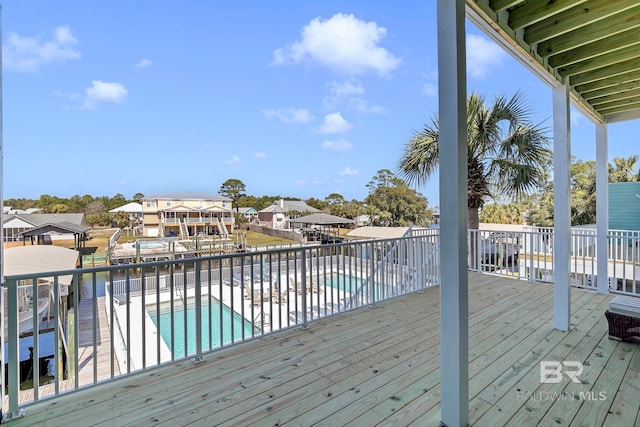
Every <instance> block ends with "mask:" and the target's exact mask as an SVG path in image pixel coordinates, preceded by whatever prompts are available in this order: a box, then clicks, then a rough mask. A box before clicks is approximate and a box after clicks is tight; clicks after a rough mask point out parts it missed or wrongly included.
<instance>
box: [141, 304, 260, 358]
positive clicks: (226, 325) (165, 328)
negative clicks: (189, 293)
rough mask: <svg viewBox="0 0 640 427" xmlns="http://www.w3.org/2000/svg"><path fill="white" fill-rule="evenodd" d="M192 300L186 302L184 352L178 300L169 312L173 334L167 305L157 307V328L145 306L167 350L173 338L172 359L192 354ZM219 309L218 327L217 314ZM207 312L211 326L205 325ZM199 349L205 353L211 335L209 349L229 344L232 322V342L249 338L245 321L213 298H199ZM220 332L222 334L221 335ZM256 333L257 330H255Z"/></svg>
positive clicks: (154, 312) (153, 315) (182, 316)
mask: <svg viewBox="0 0 640 427" xmlns="http://www.w3.org/2000/svg"><path fill="white" fill-rule="evenodd" d="M194 301H195V300H193V299H189V300H188V301H187V307H186V308H187V316H186V321H187V339H186V350H187V351H186V353H185V337H184V332H185V331H184V324H185V314H184V308H185V307H184V305H183V303H182V301H178V302H176V303H175V305H174V310H173V313H174V314H173V333H172V331H171V306H170V305H169V304H162V305H161V306H160V325H158V316H157V310H156V308H155V306H147V312H148V313H149V316H150V317H151V319H152V320H153V323H154V324H155V325H156V328H158V329H159V332H160V336H162V339H163V340H164V342H165V344H167V347H169V349H170V350H171V337H172V335H173V340H174V343H173V345H174V348H173V355H174V357H176V358H179V357H184V356H187V355H190V354H195V352H196V308H195V302H194ZM221 310H222V325H221V324H220V311H221ZM210 311H211V323H209V312H210ZM201 315H202V331H201V334H202V350H209V344H210V343H209V336H211V348H216V347H220V345H221V344H229V343H231V342H232V340H231V338H232V337H231V323H232V322H233V338H234V341H240V340H241V339H242V337H243V334H242V332H243V331H244V337H245V338H247V337H251V331H252V326H251V323H250V322H248V321H247V320H244V319H243V318H242V316H240V315H239V314H237V313H233V312H232V311H231V309H230V308H229V307H227V306H226V305H223V304H220V302H219V301H218V300H216V299H213V298H210V299H208V298H206V297H203V301H202V308H201ZM221 331H222V333H221ZM255 331H256V333H257V332H259V330H258V329H256V330H255Z"/></svg>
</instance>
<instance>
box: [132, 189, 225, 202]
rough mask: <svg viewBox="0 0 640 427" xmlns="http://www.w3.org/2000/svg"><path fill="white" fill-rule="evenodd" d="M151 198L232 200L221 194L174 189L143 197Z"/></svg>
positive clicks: (145, 198) (144, 198)
mask: <svg viewBox="0 0 640 427" xmlns="http://www.w3.org/2000/svg"><path fill="white" fill-rule="evenodd" d="M150 199H174V200H224V201H231V199H230V198H229V197H226V196H223V195H221V194H212V193H205V192H197V191H193V192H191V191H174V192H170V193H162V194H152V195H150V196H146V197H143V198H142V200H150Z"/></svg>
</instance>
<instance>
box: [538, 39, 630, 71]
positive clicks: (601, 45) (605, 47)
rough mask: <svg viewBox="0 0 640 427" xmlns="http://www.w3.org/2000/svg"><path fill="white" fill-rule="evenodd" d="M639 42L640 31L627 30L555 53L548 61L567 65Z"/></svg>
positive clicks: (554, 64)
mask: <svg viewBox="0 0 640 427" xmlns="http://www.w3.org/2000/svg"><path fill="white" fill-rule="evenodd" d="M638 43H640V31H637V30H630V31H625V32H624V33H620V34H615V35H613V36H611V37H607V38H605V39H602V40H598V41H596V42H593V43H589V44H587V45H584V46H580V47H578V48H575V49H572V50H570V51H567V52H563V53H561V54H558V55H553V56H551V57H550V58H549V60H548V62H549V65H550V66H552V67H554V68H558V67H565V66H567V65H570V64H575V63H578V62H581V61H586V60H587V59H590V58H595V57H597V56H600V55H604V54H605V53H609V52H613V51H615V50H618V49H623V48H625V47H627V46H632V45H636V44H638Z"/></svg>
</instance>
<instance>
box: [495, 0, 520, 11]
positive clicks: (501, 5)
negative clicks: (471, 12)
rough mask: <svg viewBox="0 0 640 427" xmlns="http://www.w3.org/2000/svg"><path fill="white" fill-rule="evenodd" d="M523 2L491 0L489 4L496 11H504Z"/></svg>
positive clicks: (518, 0)
mask: <svg viewBox="0 0 640 427" xmlns="http://www.w3.org/2000/svg"><path fill="white" fill-rule="evenodd" d="M522 2H523V0H489V6H490V7H491V9H493V10H495V11H496V12H502V11H503V10H506V9H509V8H510V7H513V6H516V5H517V4H518V3H522Z"/></svg>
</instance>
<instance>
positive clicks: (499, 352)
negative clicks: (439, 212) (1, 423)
mask: <svg viewBox="0 0 640 427" xmlns="http://www.w3.org/2000/svg"><path fill="white" fill-rule="evenodd" d="M469 286H470V289H469V295H470V307H469V311H470V321H469V325H470V328H469V345H470V351H469V375H470V384H469V386H470V390H471V393H470V399H471V400H470V411H471V412H470V417H471V421H472V423H473V424H474V425H505V424H510V425H541V426H542V425H552V424H554V422H557V420H560V421H562V422H564V423H565V424H560V425H578V423H586V422H587V420H588V421H589V423H591V424H584V425H633V423H634V422H637V420H638V413H639V410H640V393H638V391H639V388H640V387H639V386H638V382H637V381H638V379H639V377H640V346H638V345H637V343H618V342H615V341H612V340H609V339H608V337H607V324H606V319H605V318H604V310H605V309H606V306H607V304H608V301H609V300H610V298H611V297H610V296H603V295H598V294H596V293H593V292H591V291H585V290H580V289H572V291H571V296H572V318H571V321H572V330H571V331H570V332H567V333H563V332H560V331H556V330H553V327H552V316H553V307H552V301H553V290H552V287H551V286H549V285H542V284H535V283H527V282H523V281H517V280H511V279H505V278H499V277H496V276H490V275H476V274H472V275H470V284H469ZM439 319H440V317H439V289H438V288H433V289H428V290H427V291H426V292H424V293H422V294H419V293H416V294H411V295H407V296H404V297H399V298H396V299H394V300H391V301H388V302H384V303H380V304H379V305H378V307H377V308H364V309H359V310H355V311H353V312H348V313H343V314H340V315H337V316H333V317H330V318H326V319H321V320H318V321H316V322H313V323H312V324H311V328H310V329H309V330H300V329H289V330H285V331H281V332H277V333H274V334H272V335H268V336H264V337H261V338H258V339H254V340H252V341H249V342H246V343H242V344H239V345H236V346H232V347H227V348H223V349H220V350H218V351H215V352H212V353H210V354H208V355H207V361H206V362H204V363H201V364H197V365H192V364H191V363H190V362H189V361H182V362H176V363H170V364H167V365H165V366H161V367H159V368H156V369H153V370H150V371H148V372H144V373H139V374H135V375H131V376H128V377H124V378H122V379H118V380H116V381H111V382H106V383H103V384H98V385H96V386H93V387H90V388H87V389H85V390H82V391H79V392H76V393H70V394H69V395H65V396H61V397H58V398H55V399H52V400H46V401H42V402H40V403H37V404H35V405H32V406H30V407H29V408H28V410H27V416H26V418H24V419H20V420H17V421H14V422H12V424H10V425H11V426H15V427H19V426H21V425H39V426H45V425H46V426H67V425H74V424H78V423H82V424H83V425H104V426H107V425H109V426H120V425H134V426H135V425H150V424H156V425H167V426H169V425H170V426H175V425H207V426H208V425H276V424H277V425H310V424H313V423H318V424H319V425H353V426H359V425H409V424H411V423H413V425H429V424H434V425H437V423H438V421H439V417H440V409H439V407H440V401H439V399H440V396H439V383H440V371H439V363H440V360H439V357H440V356H439ZM540 360H555V361H563V360H580V361H586V363H585V367H584V373H583V374H582V376H581V378H582V379H584V380H585V381H588V382H589V385H588V390H590V391H594V392H599V391H604V392H605V393H606V395H607V399H606V400H605V401H589V402H585V401H580V400H561V399H557V400H553V399H551V400H549V399H547V400H532V399H520V400H518V392H519V391H525V392H526V391H528V392H531V393H534V392H543V391H545V392H556V393H563V392H565V393H571V394H578V393H579V392H580V391H583V390H584V388H581V387H584V385H583V384H573V383H571V382H570V381H569V380H568V379H566V378H565V379H563V381H562V382H561V383H560V384H540V377H539V375H540V373H539V361H540ZM618 390H619V391H618Z"/></svg>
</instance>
